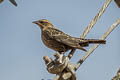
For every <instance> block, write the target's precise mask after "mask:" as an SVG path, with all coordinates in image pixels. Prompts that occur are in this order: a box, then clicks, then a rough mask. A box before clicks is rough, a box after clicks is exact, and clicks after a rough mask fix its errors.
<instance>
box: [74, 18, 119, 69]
mask: <svg viewBox="0 0 120 80" xmlns="http://www.w3.org/2000/svg"><path fill="white" fill-rule="evenodd" d="M119 24H120V18H119V19H118V20H117V21H116V22H115V23H114V24H113V25H112V26H111V27H110V28H109V29H108V30H107V31H106V32H105V33H104V34H103V36H102V37H101V38H100V39H106V37H107V36H108V35H109V34H110V33H111V32H112V31H113V30H114V29H115V28H116V27H117V26H118V25H119ZM99 45H100V44H94V46H93V47H92V48H90V49H89V50H88V52H87V53H86V55H85V56H83V57H82V59H80V61H78V63H77V65H76V68H75V69H76V70H77V69H78V68H79V67H80V65H81V64H82V63H83V62H84V61H85V60H86V59H87V57H88V56H89V55H90V54H91V53H92V52H93V51H94V50H95V49H96V48H97V47H98V46H99Z"/></svg>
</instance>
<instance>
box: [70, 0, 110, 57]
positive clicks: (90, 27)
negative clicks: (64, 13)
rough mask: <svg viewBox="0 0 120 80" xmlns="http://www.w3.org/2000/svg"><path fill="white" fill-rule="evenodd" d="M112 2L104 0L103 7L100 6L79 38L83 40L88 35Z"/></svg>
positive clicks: (72, 52)
mask: <svg viewBox="0 0 120 80" xmlns="http://www.w3.org/2000/svg"><path fill="white" fill-rule="evenodd" d="M111 1H112V0H106V2H105V3H104V5H103V6H102V8H101V9H100V11H99V12H98V14H97V15H96V16H95V17H94V19H93V20H92V21H91V22H90V24H89V25H88V26H87V28H86V29H85V31H84V32H83V34H82V35H81V36H80V38H85V37H86V35H87V34H88V32H89V31H90V30H91V29H92V28H93V26H94V25H95V24H96V22H97V21H98V19H99V18H100V17H101V16H102V14H103V13H104V11H105V10H106V8H107V7H108V5H109V4H110V2H111ZM75 50H76V49H73V50H72V51H71V52H70V53H69V55H68V57H69V59H70V58H72V56H73V54H74V52H75Z"/></svg>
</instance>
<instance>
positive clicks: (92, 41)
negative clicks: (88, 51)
mask: <svg viewBox="0 0 120 80" xmlns="http://www.w3.org/2000/svg"><path fill="white" fill-rule="evenodd" d="M88 43H93V44H95V43H96V44H97V43H98V44H106V40H98V39H88Z"/></svg>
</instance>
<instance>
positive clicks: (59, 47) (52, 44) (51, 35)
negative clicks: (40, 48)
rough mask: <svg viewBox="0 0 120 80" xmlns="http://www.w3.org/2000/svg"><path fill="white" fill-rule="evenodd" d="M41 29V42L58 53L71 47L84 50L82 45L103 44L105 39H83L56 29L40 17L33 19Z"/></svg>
mask: <svg viewBox="0 0 120 80" xmlns="http://www.w3.org/2000/svg"><path fill="white" fill-rule="evenodd" d="M33 23H35V24H37V25H38V26H39V27H40V29H41V33H42V34H41V38H42V41H43V43H44V44H45V45H46V46H47V47H48V48H50V49H53V50H55V51H58V52H59V53H62V52H66V51H68V50H71V49H81V50H83V51H86V49H84V48H83V47H87V46H88V45H89V44H91V43H93V44H94V43H97V44H105V43H106V41H105V40H98V39H83V38H76V37H72V36H70V35H68V34H66V33H64V32H62V31H60V30H58V29H56V28H55V27H54V26H53V24H51V22H50V21H48V20H46V19H41V20H38V21H34V22H33Z"/></svg>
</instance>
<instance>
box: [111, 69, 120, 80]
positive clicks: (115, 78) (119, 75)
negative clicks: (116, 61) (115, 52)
mask: <svg viewBox="0 0 120 80" xmlns="http://www.w3.org/2000/svg"><path fill="white" fill-rule="evenodd" d="M112 80H120V68H119V70H118V72H117V74H116V76H115V77H113V79H112Z"/></svg>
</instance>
